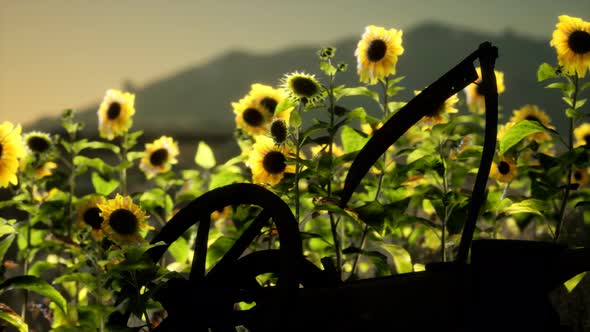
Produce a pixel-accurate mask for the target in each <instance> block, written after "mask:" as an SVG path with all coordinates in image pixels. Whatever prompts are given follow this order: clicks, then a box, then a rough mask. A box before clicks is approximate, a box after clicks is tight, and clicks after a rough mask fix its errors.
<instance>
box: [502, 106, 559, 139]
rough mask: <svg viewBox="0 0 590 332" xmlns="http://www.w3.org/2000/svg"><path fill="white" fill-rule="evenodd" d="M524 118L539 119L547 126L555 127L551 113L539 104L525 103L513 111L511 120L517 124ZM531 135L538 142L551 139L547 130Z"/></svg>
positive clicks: (538, 120)
mask: <svg viewBox="0 0 590 332" xmlns="http://www.w3.org/2000/svg"><path fill="white" fill-rule="evenodd" d="M523 120H531V121H537V122H539V123H540V124H542V125H543V126H544V127H546V128H549V129H555V127H553V126H552V125H551V118H549V115H547V113H545V112H543V111H542V110H540V109H539V107H537V105H525V106H523V107H521V108H519V109H517V110H514V111H513V112H512V117H511V118H510V122H513V123H515V124H516V123H519V122H520V121H523ZM530 137H531V138H532V139H533V140H535V141H537V142H543V141H550V140H551V135H549V134H547V133H545V132H540V133H535V134H532V135H531V136H530Z"/></svg>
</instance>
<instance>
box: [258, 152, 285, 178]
mask: <svg viewBox="0 0 590 332" xmlns="http://www.w3.org/2000/svg"><path fill="white" fill-rule="evenodd" d="M285 161H286V158H285V156H284V155H283V154H282V153H281V152H279V151H271V152H269V153H267V154H266V155H265V156H264V159H263V160H262V167H264V170H265V171H267V172H269V173H270V174H279V173H282V172H283V171H284V170H285V168H287V164H286V163H285Z"/></svg>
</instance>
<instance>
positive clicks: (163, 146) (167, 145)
mask: <svg viewBox="0 0 590 332" xmlns="http://www.w3.org/2000/svg"><path fill="white" fill-rule="evenodd" d="M144 153H145V154H144V157H143V158H142V159H141V162H140V163H139V168H140V169H141V170H142V171H143V172H144V173H145V175H146V176H147V178H148V179H151V178H153V177H154V176H155V175H156V174H158V173H165V172H168V171H169V170H170V168H171V167H172V165H173V164H176V163H178V160H176V156H178V153H179V152H178V144H177V143H176V142H175V141H174V140H173V139H172V138H171V137H168V136H162V137H160V138H158V139H157V140H155V141H153V142H152V143H148V144H146V145H145V152H144Z"/></svg>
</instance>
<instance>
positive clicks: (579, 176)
mask: <svg viewBox="0 0 590 332" xmlns="http://www.w3.org/2000/svg"><path fill="white" fill-rule="evenodd" d="M574 179H576V181H580V180H582V172H580V171H575V172H574Z"/></svg>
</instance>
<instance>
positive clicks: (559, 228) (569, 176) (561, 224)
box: [553, 72, 579, 243]
mask: <svg viewBox="0 0 590 332" xmlns="http://www.w3.org/2000/svg"><path fill="white" fill-rule="evenodd" d="M573 83H574V93H573V95H572V108H573V109H574V110H575V109H576V104H577V99H578V83H579V82H578V73H577V72H576V73H574V82H573ZM568 138H569V142H568V143H569V144H568V151H569V153H571V152H572V151H573V150H574V118H573V117H570V121H569V131H568ZM567 168H568V169H567V179H566V187H565V192H564V193H563V200H562V201H561V207H560V208H559V223H558V225H557V228H555V236H554V238H553V242H554V243H557V241H558V240H559V235H561V232H562V230H563V227H564V224H565V210H566V207H567V202H568V199H569V195H570V190H571V189H570V187H571V185H572V170H573V166H572V165H569V166H568V167H567Z"/></svg>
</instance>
